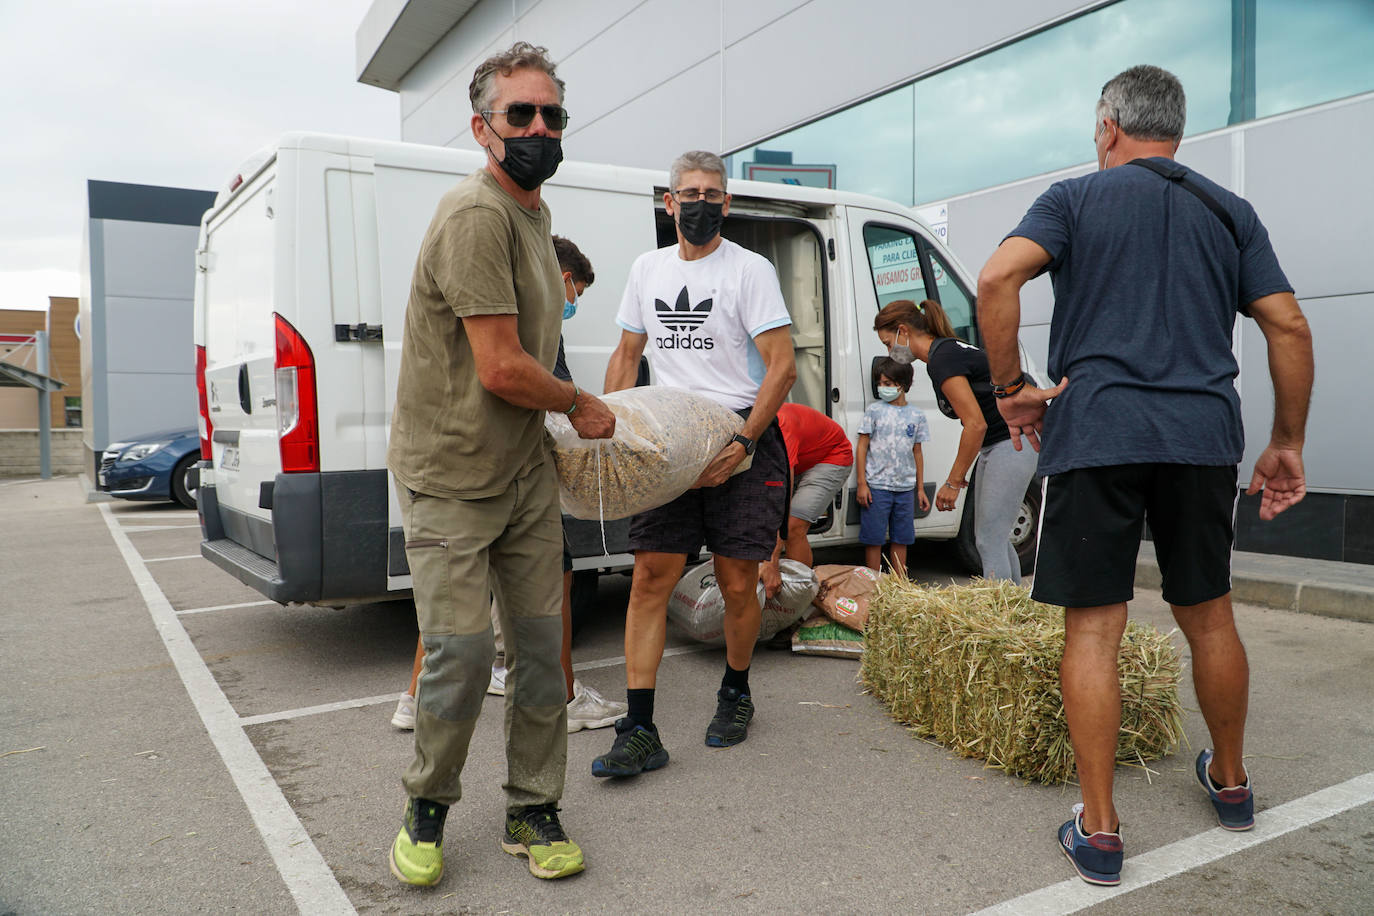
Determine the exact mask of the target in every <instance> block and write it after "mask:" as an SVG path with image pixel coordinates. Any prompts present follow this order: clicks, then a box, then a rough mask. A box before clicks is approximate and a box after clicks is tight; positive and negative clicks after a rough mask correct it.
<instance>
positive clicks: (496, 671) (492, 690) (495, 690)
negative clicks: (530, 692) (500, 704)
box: [487, 665, 506, 697]
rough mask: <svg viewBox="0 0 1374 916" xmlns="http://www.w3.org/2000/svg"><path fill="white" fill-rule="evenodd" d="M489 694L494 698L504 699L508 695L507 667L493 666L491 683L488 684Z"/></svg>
mask: <svg viewBox="0 0 1374 916" xmlns="http://www.w3.org/2000/svg"><path fill="white" fill-rule="evenodd" d="M487 693H489V694H491V695H492V696H494V697H503V696H505V695H506V666H505V665H492V666H491V682H490V683H489V684H487Z"/></svg>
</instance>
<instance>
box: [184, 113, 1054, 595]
mask: <svg viewBox="0 0 1374 916" xmlns="http://www.w3.org/2000/svg"><path fill="white" fill-rule="evenodd" d="M483 164H484V156H483V154H481V153H477V152H470V151H465V150H452V149H446V148H441V147H432V146H421V145H415V144H406V143H388V142H381V141H376V140H366V139H356V138H349V137H337V136H326V135H320V134H307V133H293V134H287V135H286V136H284V137H282V138H281V139H280V140H279V141H278V142H277V143H276V144H275V145H274V146H272V147H271V148H269V149H268V150H266V151H264V152H263V153H260V154H259V155H258V156H256V157H254V158H253V159H252V160H250V163H249V164H248V165H245V167H244V169H243V171H242V172H241V173H240V174H239V175H237V176H236V177H235V179H234V181H233V183H232V184H231V186H230V187H228V188H227V189H226V190H225V191H223V192H221V193H220V194H219V196H218V197H217V198H216V200H215V204H214V207H213V208H212V209H211V210H209V211H208V212H207V213H206V214H205V217H204V220H203V222H202V225H201V235H200V244H199V246H198V248H199V250H198V251H197V254H196V267H197V270H198V275H197V283H196V294H195V343H196V374H197V384H198V387H199V389H200V415H201V424H202V428H201V456H202V460H201V477H200V517H201V526H202V530H203V533H204V542H203V543H202V544H201V552H202V554H204V556H206V557H207V558H209V559H210V560H211V561H213V562H214V563H216V564H217V565H219V566H220V567H222V568H224V569H226V570H228V571H229V572H231V573H233V574H234V575H236V576H237V577H238V578H239V579H241V580H242V581H244V582H246V583H247V584H249V585H251V586H253V587H254V588H256V589H257V590H259V591H260V592H262V593H263V594H264V595H266V596H267V597H269V598H271V599H273V600H275V601H278V602H281V603H283V604H286V603H293V602H300V603H307V604H321V605H334V606H337V605H346V604H351V603H358V602H366V601H375V600H380V599H384V598H394V597H404V596H406V595H408V594H409V589H410V584H411V582H410V574H409V568H408V566H407V564H406V557H405V551H404V544H403V541H404V539H403V537H402V534H401V521H400V514H399V510H398V507H397V505H396V501H395V497H394V495H393V491H392V487H391V486H390V484H389V481H388V478H387V470H386V462H385V455H386V446H387V430H388V424H389V422H390V418H391V408H392V404H393V402H394V399H395V394H396V378H397V369H398V365H399V362H400V358H401V328H402V327H403V324H404V310H405V307H406V300H407V297H408V294H409V289H410V279H411V272H412V270H413V268H414V266H415V258H416V254H417V252H418V251H419V246H420V241H421V238H422V237H423V235H424V232H425V229H426V227H427V226H428V225H429V221H430V218H431V217H432V215H433V213H434V208H435V205H436V204H437V203H438V200H439V198H440V196H441V195H442V194H443V193H444V192H445V191H446V190H448V189H449V188H450V187H452V186H453V185H454V184H455V183H456V182H458V181H459V180H460V179H461V178H462V177H463V176H465V175H467V174H469V173H471V172H472V171H473V170H474V169H478V168H481V167H482V166H483ZM666 180H667V175H666V173H664V172H655V171H649V170H642V169H628V168H617V167H614V166H606V165H590V164H586V163H578V162H564V163H563V164H562V165H561V166H560V167H559V169H558V174H557V175H555V176H554V177H553V179H551V180H550V181H549V182H547V183H546V184H545V185H544V188H543V195H544V198H545V199H546V200H547V201H548V202H549V206H550V207H551V209H552V211H553V230H554V232H556V233H557V234H559V235H563V236H566V237H568V238H570V239H572V240H573V241H574V242H576V243H577V245H578V247H579V248H581V249H582V251H583V252H584V253H585V254H586V255H587V257H588V258H589V259H590V260H591V263H592V266H593V268H594V270H595V272H596V282H595V284H594V285H593V286H592V287H591V288H590V289H589V290H588V291H587V293H586V295H584V296H583V297H582V299H581V302H580V305H579V308H578V312H577V316H576V317H575V318H573V319H572V320H570V321H568V322H567V323H566V324H565V325H564V338H565V342H566V350H567V357H568V365H569V368H570V369H571V371H572V373H573V376H574V378H576V379H577V381H578V383H579V384H580V385H582V386H583V387H584V388H587V389H589V390H592V391H596V392H599V391H600V390H601V383H602V380H603V378H604V375H605V369H606V361H607V358H608V357H609V355H610V353H611V351H612V349H614V347H615V345H616V343H617V341H618V339H619V337H620V330H619V328H618V327H617V326H616V324H615V321H614V316H615V313H616V310H617V307H618V306H619V303H620V296H621V292H622V291H623V289H624V283H625V278H626V277H627V275H628V273H629V269H630V265H631V263H632V262H633V261H634V259H635V258H636V257H637V256H638V255H639V254H640V253H642V252H644V251H648V250H649V249H652V248H656V247H661V246H664V245H669V244H674V243H675V242H676V237H675V235H674V232H673V226H672V222H671V220H670V219H669V218H668V217H667V216H666V215H665V214H664V211H663V204H662V197H663V191H664V187H665V185H666ZM729 190H730V192H731V193H732V194H733V195H734V198H733V203H732V204H731V208H730V216H729V218H728V219H727V220H726V222H725V228H724V230H723V231H724V234H725V235H726V236H727V237H728V238H730V239H732V240H734V241H736V242H738V243H740V244H742V245H744V246H745V247H746V248H749V249H752V250H753V251H757V252H759V253H760V254H763V255H764V256H766V257H767V258H768V259H769V260H770V261H772V263H773V264H774V266H775V267H776V268H777V272H778V278H779V280H780V281H781V284H782V293H783V297H784V299H785V300H786V301H787V306H788V309H789V311H790V312H791V314H792V321H793V324H792V339H793V342H794V344H795V346H796V354H797V382H796V384H795V385H794V386H793V388H792V392H791V397H790V399H791V400H792V401H796V402H799V403H803V404H808V405H810V406H812V407H814V408H816V409H818V410H820V411H822V412H823V413H827V414H829V415H830V416H831V417H833V418H834V419H835V420H836V421H837V422H839V423H840V424H841V425H842V426H843V427H844V428H845V429H846V430H847V431H848V432H849V434H850V438H851V440H854V439H855V438H856V436H855V429H856V427H857V424H858V421H859V419H860V417H862V416H863V412H864V407H865V405H867V404H868V403H869V402H871V401H872V400H873V399H875V397H876V392H875V391H874V390H873V386H872V385H871V380H870V373H871V367H872V364H873V362H874V360H875V359H877V358H879V357H882V356H885V355H886V350H885V349H884V348H883V346H882V345H881V344H880V343H879V341H878V337H877V335H876V334H875V333H874V332H873V317H874V315H875V314H876V312H877V311H878V309H879V308H880V307H881V306H882V305H884V304H886V303H887V302H890V301H892V300H894V299H915V300H918V301H919V300H921V299H923V298H932V299H937V300H939V301H940V303H941V304H942V305H943V306H944V308H945V310H946V312H948V313H949V316H950V319H951V322H952V323H953V324H954V326H955V330H956V332H957V333H959V334H960V335H961V336H963V337H964V338H965V339H968V340H976V339H977V335H978V330H977V324H976V321H975V319H974V300H973V294H972V290H973V288H974V287H973V283H972V278H971V276H970V274H969V273H968V272H967V271H966V270H965V269H964V267H963V265H961V264H959V263H958V261H957V260H956V259H955V258H954V256H953V255H952V254H951V253H950V252H949V250H948V249H947V248H946V247H945V246H944V245H943V244H942V243H940V242H939V241H937V240H936V238H935V236H934V234H933V233H932V232H931V230H930V229H929V227H928V226H926V225H925V224H924V223H923V222H922V221H921V220H920V219H919V218H918V217H917V216H916V214H915V213H913V212H912V211H911V210H910V209H909V208H907V207H904V206H901V205H898V204H894V203H890V202H888V201H883V200H879V199H876V198H872V197H867V196H864V195H860V194H851V193H846V192H841V191H827V190H817V189H814V188H804V187H798V186H791V185H782V184H771V183H761V182H750V181H733V180H732V181H731V182H730V185H729ZM1022 361H1023V365H1027V366H1029V365H1030V363H1029V360H1028V359H1027V357H1026V355H1025V354H1024V353H1023V354H1022ZM916 368H917V372H916V373H915V384H914V385H913V387H912V390H911V394H910V399H911V400H912V402H913V403H915V404H917V405H918V406H920V407H921V408H922V409H924V410H925V412H926V415H927V417H928V418H929V421H930V427H931V434H932V440H931V441H930V442H929V443H927V444H926V446H925V466H926V478H927V481H929V482H928V483H927V484H926V487H927V491H928V494H929V495H930V497H931V500H932V502H933V500H934V490H935V487H936V485H937V484H938V483H939V482H940V481H942V480H943V479H944V474H945V472H946V470H947V469H948V468H949V466H950V464H951V463H952V461H953V458H954V453H955V449H956V446H957V444H958V440H959V431H960V428H959V424H958V422H957V421H952V420H948V419H946V418H945V417H944V416H942V415H941V414H940V412H939V410H938V409H937V408H936V406H935V399H934V396H933V393H932V391H931V387H930V382H929V380H928V379H927V377H926V374H925V373H924V372H923V371H920V369H921V367H920V366H917V367H916ZM1031 371H1032V372H1034V370H1033V369H1032V370H1031ZM1036 374H1037V375H1038V373H1036ZM972 480H973V485H974V486H976V485H977V477H976V469H975V476H973V478H972ZM969 492H970V491H969V490H965V491H963V493H962V494H961V497H960V498H961V499H963V500H965V503H964V504H962V505H961V506H960V507H959V508H958V509H957V510H956V511H953V512H935V511H931V512H928V513H925V514H923V515H918V517H917V518H916V535H917V537H918V538H937V539H949V538H954V539H957V543H958V545H960V554H961V556H962V557H963V559H964V561H965V562H966V563H967V564H968V565H969V566H970V568H972V569H974V570H977V569H978V568H979V566H978V561H977V550H976V548H975V547H974V546H973V532H972V527H973V526H972V525H971V524H969V523H968V519H967V518H966V515H967V513H968V510H969V508H970V505H971V502H970V501H969V500H968V493H969ZM1039 499H1040V490H1039V486H1038V483H1037V484H1033V485H1032V486H1031V488H1030V489H1029V490H1028V492H1027V494H1026V499H1025V501H1024V502H1023V505H1022V511H1021V514H1020V519H1019V520H1018V522H1017V527H1016V531H1015V533H1014V540H1015V541H1016V542H1017V545H1018V551H1019V552H1020V553H1021V555H1022V558H1023V566H1025V567H1026V568H1027V569H1028V568H1029V563H1030V560H1031V557H1032V556H1033V553H1034V549H1035V543H1036V525H1037V521H1038V515H1039ZM626 527H627V526H626V524H625V523H623V522H622V523H619V524H618V525H608V526H607V539H606V540H607V546H606V548H605V549H604V550H603V545H602V531H601V526H599V525H597V524H596V523H587V522H582V523H575V524H571V525H570V529H569V530H570V540H571V541H572V544H573V553H574V556H575V560H574V568H575V569H576V570H578V573H577V575H576V583H577V586H576V588H577V592H578V594H579V596H580V597H579V599H578V603H579V604H582V603H584V602H585V601H586V599H587V597H588V596H589V595H594V593H595V582H596V576H597V574H598V572H599V571H605V570H608V569H616V568H623V567H624V566H625V565H627V564H628V563H629V562H631V558H630V557H629V555H628V554H625V553H624V552H623V551H624V535H625V530H626ZM858 530H859V528H858V506H857V504H856V502H855V498H854V486H853V481H852V479H851V484H850V486H848V487H846V488H845V490H844V491H843V492H841V493H840V494H839V495H838V496H837V497H836V499H835V505H834V507H833V509H832V511H831V512H830V513H829V515H828V516H826V517H825V518H822V519H821V520H820V521H819V522H817V524H816V525H815V526H814V527H813V530H812V535H811V540H812V543H813V544H814V545H815V546H818V547H820V546H833V545H843V544H854V543H857V539H858ZM918 549H919V548H918Z"/></svg>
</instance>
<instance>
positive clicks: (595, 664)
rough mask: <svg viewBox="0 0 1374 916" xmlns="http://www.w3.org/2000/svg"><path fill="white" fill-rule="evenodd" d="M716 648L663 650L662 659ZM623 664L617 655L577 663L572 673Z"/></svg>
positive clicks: (620, 656) (699, 647)
mask: <svg viewBox="0 0 1374 916" xmlns="http://www.w3.org/2000/svg"><path fill="white" fill-rule="evenodd" d="M716 648H719V647H718V646H701V645H696V646H676V647H675V648H672V649H664V650H663V657H664V658H669V657H671V656H674V655H692V654H693V653H696V652H710V651H711V650H712V649H716ZM623 664H625V656H623V655H617V656H616V657H615V658H599V659H597V660H596V661H591V662H578V663H577V664H575V665H573V671H591V670H592V669H594V668H614V667H616V666H617V665H623Z"/></svg>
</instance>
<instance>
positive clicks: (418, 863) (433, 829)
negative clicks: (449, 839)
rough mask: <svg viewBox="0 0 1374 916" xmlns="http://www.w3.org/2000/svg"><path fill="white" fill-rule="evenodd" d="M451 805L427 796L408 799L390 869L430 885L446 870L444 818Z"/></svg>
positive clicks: (406, 878)
mask: <svg viewBox="0 0 1374 916" xmlns="http://www.w3.org/2000/svg"><path fill="white" fill-rule="evenodd" d="M447 816H448V805H441V804H439V803H438V802H435V801H430V800H429V799H427V798H412V799H410V800H409V801H407V802H406V813H405V819H404V822H403V826H402V827H401V832H400V833H398V834H396V841H395V842H393V843H392V844H391V873H392V874H393V875H395V876H396V877H397V878H399V879H400V880H402V881H404V882H405V883H406V884H418V885H420V886H421V887H429V886H431V885H434V884H438V883H439V879H440V878H441V877H443V874H444V818H446V817H447Z"/></svg>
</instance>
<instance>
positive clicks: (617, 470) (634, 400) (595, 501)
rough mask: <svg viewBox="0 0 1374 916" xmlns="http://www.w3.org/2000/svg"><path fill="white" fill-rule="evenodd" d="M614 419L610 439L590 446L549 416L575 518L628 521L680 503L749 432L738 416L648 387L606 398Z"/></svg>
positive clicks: (561, 419)
mask: <svg viewBox="0 0 1374 916" xmlns="http://www.w3.org/2000/svg"><path fill="white" fill-rule="evenodd" d="M601 399H602V400H603V401H604V402H605V403H606V406H607V407H609V408H610V409H611V411H612V412H613V413H614V414H615V435H613V436H612V437H611V438H610V439H583V438H582V437H581V436H579V435H578V434H577V430H576V429H574V428H573V425H572V421H571V420H570V419H568V417H567V416H565V415H563V414H560V413H549V414H547V416H546V419H545V421H544V426H545V428H546V429H547V430H548V431H549V434H550V435H551V436H552V437H553V458H554V464H555V466H556V467H557V469H558V483H559V489H560V493H561V500H562V504H563V511H564V512H565V513H567V514H568V515H571V516H572V517H573V518H582V519H594V520H595V519H599V520H601V521H610V520H611V519H617V518H628V517H629V516H631V515H634V514H636V513H639V512H644V511H646V510H649V509H654V508H657V507H658V506H662V505H664V504H665V503H670V502H672V501H673V500H675V499H677V498H678V497H679V496H681V495H682V494H683V493H685V492H687V490H688V489H689V488H690V487H691V486H692V484H694V483H695V482H696V480H697V478H698V477H700V476H701V472H702V471H703V470H705V469H706V465H708V464H710V463H711V459H712V458H714V457H716V455H718V454H720V451H721V449H723V448H725V446H727V445H729V444H730V440H731V439H733V438H734V437H735V435H737V434H738V433H739V431H740V430H741V429H743V428H744V420H743V419H741V418H740V416H739V414H737V413H735V412H734V411H733V410H730V409H729V408H728V407H724V406H722V405H720V404H717V403H716V402H715V401H713V400H711V399H710V398H708V397H705V396H703V395H699V394H695V393H693V392H691V391H686V390H684V389H681V388H663V387H656V386H648V387H643V388H629V389H626V390H624V391H616V392H612V393H611V394H607V395H603V396H602V398H601Z"/></svg>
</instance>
